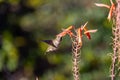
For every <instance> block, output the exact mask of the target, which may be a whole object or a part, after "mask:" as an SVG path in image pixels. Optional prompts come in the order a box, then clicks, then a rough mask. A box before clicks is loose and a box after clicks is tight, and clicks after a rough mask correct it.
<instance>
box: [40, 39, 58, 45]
mask: <svg viewBox="0 0 120 80" xmlns="http://www.w3.org/2000/svg"><path fill="white" fill-rule="evenodd" d="M42 41H43V42H45V43H47V44H48V45H51V46H53V47H56V46H55V45H54V43H53V40H42Z"/></svg>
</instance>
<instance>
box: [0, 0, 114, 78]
mask: <svg viewBox="0 0 120 80" xmlns="http://www.w3.org/2000/svg"><path fill="white" fill-rule="evenodd" d="M95 2H99V3H105V4H110V2H109V0H0V80H35V77H36V76H38V78H39V80H73V76H72V71H71V70H72V52H71V41H70V38H69V36H66V37H64V38H63V40H62V43H61V45H60V47H59V49H58V50H57V51H56V52H52V53H50V54H48V55H45V54H44V53H45V51H46V49H47V47H48V45H47V44H46V43H44V42H41V41H40V40H46V39H54V38H55V35H56V34H58V33H60V32H61V31H62V28H67V27H68V26H70V25H74V26H75V27H76V28H78V27H80V26H81V25H83V24H84V23H85V22H87V21H88V26H87V27H88V29H98V31H97V32H96V33H95V34H91V36H92V39H91V40H88V39H87V38H86V37H84V36H83V46H82V49H81V61H80V77H81V80H109V79H110V78H109V73H110V64H111V59H110V58H111V57H110V54H111V53H112V45H111V44H112V38H111V37H112V30H111V28H112V27H111V26H112V23H109V22H108V21H107V19H106V17H107V14H108V11H109V10H108V9H105V8H99V7H96V6H95V5H94V3H95Z"/></svg>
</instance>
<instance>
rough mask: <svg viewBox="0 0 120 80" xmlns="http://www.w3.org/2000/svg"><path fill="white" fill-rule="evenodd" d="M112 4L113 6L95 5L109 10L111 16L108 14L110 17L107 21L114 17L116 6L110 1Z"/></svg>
mask: <svg viewBox="0 0 120 80" xmlns="http://www.w3.org/2000/svg"><path fill="white" fill-rule="evenodd" d="M110 3H111V6H109V5H106V4H99V3H95V5H96V6H98V7H106V8H109V9H110V10H109V14H108V17H107V19H108V20H109V21H110V20H111V18H112V16H113V11H114V10H115V4H114V3H113V1H112V0H110Z"/></svg>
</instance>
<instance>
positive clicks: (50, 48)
mask: <svg viewBox="0 0 120 80" xmlns="http://www.w3.org/2000/svg"><path fill="white" fill-rule="evenodd" d="M61 41H62V36H56V38H55V39H53V40H43V42H45V43H47V44H48V45H49V46H48V48H47V50H46V53H48V52H52V51H56V50H57V49H58V47H59V45H60V42H61Z"/></svg>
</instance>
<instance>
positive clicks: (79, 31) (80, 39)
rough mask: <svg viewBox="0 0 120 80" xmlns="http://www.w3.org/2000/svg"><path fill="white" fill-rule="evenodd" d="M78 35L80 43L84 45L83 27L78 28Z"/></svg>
mask: <svg viewBox="0 0 120 80" xmlns="http://www.w3.org/2000/svg"><path fill="white" fill-rule="evenodd" d="M77 37H78V44H80V46H82V29H81V28H78V29H77Z"/></svg>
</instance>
